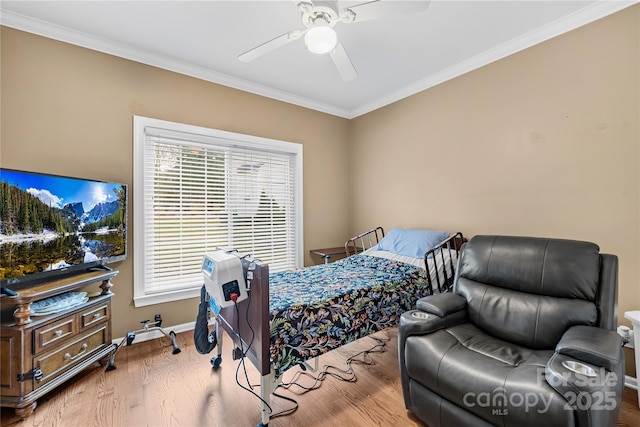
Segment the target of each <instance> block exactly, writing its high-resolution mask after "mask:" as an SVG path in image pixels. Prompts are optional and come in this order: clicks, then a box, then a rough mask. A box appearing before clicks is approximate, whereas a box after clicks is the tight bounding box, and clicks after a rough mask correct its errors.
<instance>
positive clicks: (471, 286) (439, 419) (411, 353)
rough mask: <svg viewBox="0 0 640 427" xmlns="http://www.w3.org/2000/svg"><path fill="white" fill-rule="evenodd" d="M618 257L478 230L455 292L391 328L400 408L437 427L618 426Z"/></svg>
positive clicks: (423, 303)
mask: <svg viewBox="0 0 640 427" xmlns="http://www.w3.org/2000/svg"><path fill="white" fill-rule="evenodd" d="M617 286H618V258H617V257H616V256H615V255H608V254H600V253H599V247H598V246H597V245H595V244H593V243H589V242H581V241H572V240H561V239H544V238H532V237H511V236H476V237H474V238H472V239H471V240H470V241H469V242H468V243H467V244H465V246H464V247H463V249H462V252H461V255H460V257H459V259H458V268H457V271H456V277H455V280H454V285H453V292H451V293H443V294H436V295H432V296H429V297H425V298H422V299H420V300H419V301H418V302H417V310H412V311H407V312H405V313H404V314H403V315H402V317H401V320H400V327H399V332H398V347H399V363H400V375H401V381H402V391H403V394H404V401H405V405H406V407H407V409H408V410H409V411H411V412H413V413H414V414H415V415H416V416H417V417H418V418H420V419H421V420H422V421H424V422H425V423H426V424H427V425H428V426H430V427H436V426H489V425H496V426H505V427H508V426H517V427H523V426H544V427H553V426H581V427H582V426H598V427H604V426H615V424H616V419H617V416H618V411H619V407H620V403H621V398H622V388H623V386H624V353H623V350H622V341H621V338H620V337H619V336H618V334H617V333H616V332H615V329H616V322H617Z"/></svg>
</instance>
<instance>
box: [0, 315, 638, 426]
mask: <svg viewBox="0 0 640 427" xmlns="http://www.w3.org/2000/svg"><path fill="white" fill-rule="evenodd" d="M373 336H375V337H378V338H382V339H388V341H387V342H386V349H385V352H383V353H375V354H371V358H370V359H371V360H372V361H373V363H374V364H372V365H365V364H360V363H354V364H353V365H352V366H353V371H354V372H355V375H356V378H357V380H356V381H355V382H342V381H339V380H337V379H336V378H332V377H327V378H326V379H325V380H324V381H323V382H322V383H321V385H320V387H319V388H318V389H316V390H313V391H311V392H308V393H306V394H302V395H300V394H298V393H299V391H300V389H297V392H294V391H295V390H294V388H293V387H292V388H291V389H289V390H283V391H278V393H280V394H282V395H285V396H288V397H291V398H294V399H296V400H297V402H298V404H299V408H298V410H297V411H295V412H294V413H293V414H291V415H288V416H284V417H279V418H275V419H272V420H271V422H270V423H269V426H273V427H278V426H305V427H307V426H309V427H311V426H362V427H369V426H395V427H404V426H423V424H422V423H420V422H419V421H417V420H416V419H415V418H412V416H411V415H410V414H409V413H408V412H407V411H406V410H405V408H404V403H403V400H402V391H401V386H400V380H399V375H398V362H397V360H398V359H397V329H396V328H392V329H389V330H387V331H384V332H379V333H377V334H374V335H373ZM176 338H177V340H178V345H179V346H180V348H181V349H182V352H181V353H179V354H176V355H173V354H172V346H171V343H170V341H169V340H168V339H166V338H162V339H155V340H151V341H146V342H135V341H134V343H133V345H131V346H128V347H122V348H121V349H120V350H119V351H118V354H117V357H116V360H115V362H116V366H117V369H116V370H113V371H110V372H105V370H104V368H101V367H98V366H97V364H96V366H97V367H96V369H88V370H87V371H85V372H83V373H81V374H79V375H78V376H77V377H75V378H74V379H72V380H71V381H70V382H68V383H67V384H65V385H63V386H61V387H59V388H58V389H56V390H55V391H53V392H51V393H50V394H48V395H47V396H45V397H44V398H42V399H40V400H39V401H38V407H37V408H36V410H35V412H34V413H33V415H31V417H29V418H27V419H26V420H25V421H22V422H21V421H19V419H18V418H17V417H15V415H14V411H13V409H10V408H2V418H1V425H2V426H20V427H32V426H33V427H44V426H60V427H66V426H83V427H84V426H113V427H120V426H122V427H134V426H135V427H138V426H221V427H227V426H229V427H236V426H238V427H244V426H255V425H256V424H258V423H259V421H260V409H259V401H258V399H257V398H256V397H255V396H253V395H252V394H251V393H249V392H247V391H244V390H242V389H241V388H240V387H239V386H238V385H237V384H236V369H237V366H238V362H237V361H234V360H232V358H231V343H230V341H229V340H228V338H227V337H226V336H225V342H224V347H223V362H222V366H221V367H220V369H218V370H216V371H214V370H212V369H211V365H210V362H209V360H210V358H211V356H210V355H201V354H198V353H197V351H196V349H195V346H194V344H193V336H192V333H190V332H189V333H187V332H185V333H180V334H178V335H177V337H176ZM375 344H376V342H375V341H374V340H373V339H371V338H363V339H360V340H358V341H356V342H354V343H351V344H349V345H346V346H344V347H342V348H339V349H337V350H334V351H332V352H330V353H328V354H326V355H323V356H321V357H320V358H319V363H320V368H322V366H324V365H325V364H331V365H334V366H336V367H339V368H341V369H344V368H345V360H346V359H347V358H348V357H350V356H352V355H354V354H356V353H358V352H360V351H363V350H367V349H370V348H372V347H373V346H374V345H375ZM358 359H359V360H363V358H362V357H358ZM247 372H248V375H249V379H250V381H251V382H252V384H258V382H259V381H258V375H257V372H256V370H255V369H254V368H253V366H252V365H251V363H249V362H248V361H247ZM297 372H298V369H292V370H289V371H287V372H286V373H285V375H284V376H283V377H284V381H285V382H289V381H291V380H292V378H293V377H294V376H295V375H296V373H297ZM239 377H240V378H241V379H244V373H243V371H242V370H240V374H239ZM298 382H299V383H301V384H303V385H307V386H310V385H311V383H312V381H311V379H309V378H305V377H300V378H298ZM256 392H258V389H257V388H256ZM272 404H273V410H274V412H278V411H282V410H286V409H289V408H292V407H293V406H294V404H293V403H292V402H289V401H287V400H283V399H279V398H275V397H274V398H272ZM618 426H619V427H622V426H633V427H640V409H638V405H637V393H636V391H634V390H630V389H627V388H625V393H624V402H623V406H622V410H621V414H620V417H619V419H618Z"/></svg>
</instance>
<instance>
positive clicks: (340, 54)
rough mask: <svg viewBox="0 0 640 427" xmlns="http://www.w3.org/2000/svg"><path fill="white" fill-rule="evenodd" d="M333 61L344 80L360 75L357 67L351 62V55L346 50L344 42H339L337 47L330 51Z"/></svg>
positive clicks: (347, 80)
mask: <svg viewBox="0 0 640 427" xmlns="http://www.w3.org/2000/svg"><path fill="white" fill-rule="evenodd" d="M329 55H330V56H331V59H332V60H333V63H334V64H335V66H336V68H337V69H338V72H339V73H340V76H341V77H342V80H344V81H345V82H349V81H351V80H353V79H355V78H356V77H358V72H357V71H356V69H355V67H354V66H353V64H352V63H351V60H350V59H349V55H347V51H346V50H344V47H343V46H342V43H340V42H338V44H337V45H336V47H335V48H334V49H333V50H332V51H331V52H330V53H329Z"/></svg>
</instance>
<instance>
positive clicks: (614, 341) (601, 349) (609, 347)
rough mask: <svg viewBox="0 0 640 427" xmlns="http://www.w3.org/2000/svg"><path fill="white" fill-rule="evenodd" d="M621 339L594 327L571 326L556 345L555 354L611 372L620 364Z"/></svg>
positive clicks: (614, 333) (605, 330) (607, 331)
mask: <svg viewBox="0 0 640 427" xmlns="http://www.w3.org/2000/svg"><path fill="white" fill-rule="evenodd" d="M620 347H622V338H621V337H620V336H619V335H618V334H617V333H616V332H613V331H609V330H607V329H602V328H597V327H594V326H583V325H580V326H572V327H571V328H569V329H568V330H567V331H566V332H565V333H564V335H563V336H562V338H561V339H560V341H559V342H558V345H556V353H560V354H564V355H566V356H569V357H572V358H574V359H577V360H580V361H582V362H585V363H590V364H592V365H596V366H600V367H603V368H605V369H607V370H608V371H613V370H614V369H615V367H616V366H617V365H618V363H620V354H621V351H620Z"/></svg>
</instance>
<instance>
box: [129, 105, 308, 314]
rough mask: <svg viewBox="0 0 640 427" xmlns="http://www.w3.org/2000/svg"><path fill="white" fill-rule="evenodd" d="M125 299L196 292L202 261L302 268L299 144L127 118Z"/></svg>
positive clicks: (147, 300) (150, 300)
mask: <svg viewBox="0 0 640 427" xmlns="http://www.w3.org/2000/svg"><path fill="white" fill-rule="evenodd" d="M133 196H134V222H133V225H134V233H135V235H134V236H135V240H134V260H135V264H134V303H135V305H136V306H144V305H149V304H157V303H161V302H168V301H173V300H177V299H183V298H191V297H196V296H199V295H200V287H201V286H202V273H201V272H200V267H201V262H202V255H203V254H204V253H206V252H208V251H213V250H215V249H216V248H217V247H222V248H229V249H236V250H238V251H239V252H242V253H250V254H251V255H253V256H254V257H256V258H258V259H260V260H262V261H263V262H266V263H268V264H269V270H270V271H279V270H284V269H288V268H295V267H300V266H301V265H302V259H303V257H302V247H303V246H302V146H301V145H300V144H295V143H291V142H284V141H276V140H271V139H266V138H258V137H255V136H249V135H241V134H236V133H231V132H225V131H220V130H215V129H208V128H202V127H197V126H191V125H185V124H180V123H173V122H167V121H164V120H157V119H151V118H146V117H138V116H134V181H133Z"/></svg>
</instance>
